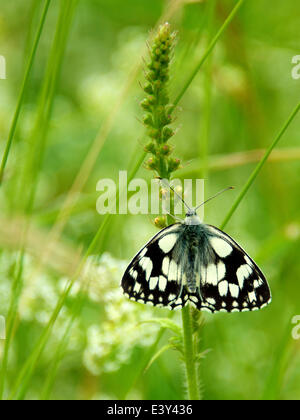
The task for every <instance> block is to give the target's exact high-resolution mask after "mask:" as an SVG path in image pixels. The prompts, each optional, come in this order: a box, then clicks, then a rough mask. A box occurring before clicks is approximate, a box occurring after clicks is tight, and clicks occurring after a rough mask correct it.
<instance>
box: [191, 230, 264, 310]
mask: <svg viewBox="0 0 300 420" xmlns="http://www.w3.org/2000/svg"><path fill="white" fill-rule="evenodd" d="M205 226H206V229H207V236H208V242H209V246H211V248H212V254H211V255H212V261H210V263H209V264H208V265H207V266H206V267H205V268H204V269H203V271H202V274H201V276H200V291H201V302H199V303H198V304H197V307H198V308H199V309H202V310H204V309H207V310H208V311H210V312H215V311H223V312H238V311H239V312H244V311H255V310H258V309H262V308H263V307H265V306H267V305H268V304H269V303H270V302H271V300H272V298H271V292H270V288H269V286H268V283H267V281H266V279H265V276H264V275H263V273H262V272H261V270H260V269H259V268H258V266H257V265H256V263H255V262H254V261H253V260H252V259H251V258H250V257H249V255H247V253H246V252H245V251H244V250H243V249H242V248H241V247H240V246H239V245H238V244H237V242H235V241H234V240H233V239H232V238H231V237H230V236H229V235H227V234H226V233H224V232H222V231H221V230H219V229H218V228H216V227H214V226H209V225H205Z"/></svg>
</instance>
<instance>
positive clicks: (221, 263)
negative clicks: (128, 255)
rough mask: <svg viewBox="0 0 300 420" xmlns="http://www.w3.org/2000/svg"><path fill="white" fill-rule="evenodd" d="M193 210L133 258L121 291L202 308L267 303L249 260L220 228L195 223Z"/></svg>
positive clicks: (148, 301)
mask: <svg viewBox="0 0 300 420" xmlns="http://www.w3.org/2000/svg"><path fill="white" fill-rule="evenodd" d="M207 201H208V200H207ZM185 204H186V203H185ZM202 204H204V203H202ZM187 207H188V206H187ZM199 207H200V206H199ZM196 210H197V209H189V210H188V212H187V214H186V218H185V220H184V221H182V223H175V224H173V225H171V226H169V227H167V228H165V229H163V230H162V231H160V232H159V233H158V234H157V235H155V236H154V237H153V238H152V239H151V240H150V241H149V242H148V243H147V245H146V246H144V247H143V248H142V250H141V251H140V252H139V253H138V254H137V255H136V256H135V257H134V259H133V260H132V262H131V263H130V264H129V266H128V268H127V270H126V271H125V274H124V276H123V279H122V284H121V285H122V288H123V291H124V294H125V296H127V297H128V298H130V299H131V300H135V301H137V302H141V303H146V304H150V305H154V306H158V307H164V306H165V307H168V308H169V309H178V308H182V307H183V306H184V305H185V304H187V303H190V304H193V305H194V306H196V307H197V308H198V309H200V310H202V311H208V312H216V311H223V312H239V311H242V312H243V311H254V310H258V309H261V308H263V307H265V306H266V305H268V304H269V303H270V302H271V293H270V289H269V286H268V283H267V281H266V279H265V277H264V275H263V273H262V272H261V270H260V269H259V268H258V266H257V265H256V264H255V262H254V261H253V260H252V259H251V258H250V257H249V255H247V254H246V252H245V251H244V250H243V249H242V248H241V247H240V246H239V245H238V244H237V243H236V242H235V241H234V240H233V239H232V238H231V237H230V236H228V235H227V234H226V233H224V232H222V231H221V230H219V229H218V228H216V227H214V226H211V225H206V224H204V223H201V221H200V218H199V217H198V215H197V213H196Z"/></svg>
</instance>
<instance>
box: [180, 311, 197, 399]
mask: <svg viewBox="0 0 300 420" xmlns="http://www.w3.org/2000/svg"><path fill="white" fill-rule="evenodd" d="M181 314H182V329H183V344H184V361H185V367H186V377H187V386H188V398H189V400H200V399H201V398H200V391H199V383H198V378H197V376H198V375H197V365H196V363H195V354H194V340H193V326H192V317H191V308H190V307H189V306H185V307H184V308H183V309H182V311H181Z"/></svg>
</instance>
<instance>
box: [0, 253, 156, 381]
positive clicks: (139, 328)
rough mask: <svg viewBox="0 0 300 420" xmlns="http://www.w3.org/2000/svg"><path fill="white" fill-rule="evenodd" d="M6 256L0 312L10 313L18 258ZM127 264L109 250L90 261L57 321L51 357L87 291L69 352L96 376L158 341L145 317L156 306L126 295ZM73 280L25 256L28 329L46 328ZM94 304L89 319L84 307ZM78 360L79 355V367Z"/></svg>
mask: <svg viewBox="0 0 300 420" xmlns="http://www.w3.org/2000/svg"><path fill="white" fill-rule="evenodd" d="M1 258H2V263H1V265H0V266H1V272H0V273H1V281H0V315H3V316H6V314H7V312H8V308H9V302H10V297H11V286H12V279H13V277H14V270H15V264H16V261H17V258H18V256H17V255H16V254H9V253H7V254H5V255H4V254H2V256H1ZM125 268H126V264H125V262H123V261H120V260H117V259H114V258H113V257H111V256H110V255H109V254H104V255H102V256H101V257H90V258H89V259H88V260H87V262H86V264H85V267H84V269H83V272H82V275H81V277H80V278H79V279H78V280H77V281H75V283H74V285H73V288H72V290H71V293H70V296H69V298H68V299H67V301H66V303H65V306H64V307H63V308H62V310H61V312H60V315H59V317H58V319H57V321H56V323H55V325H54V330H53V334H52V336H51V340H50V342H49V343H48V345H47V351H46V355H45V357H46V359H49V357H52V355H53V353H54V352H55V350H56V347H57V345H58V343H59V342H60V340H61V337H62V336H63V335H64V333H65V331H66V329H67V326H68V324H69V321H70V319H71V317H72V313H73V312H72V310H73V308H74V305H73V303H75V302H76V300H77V297H78V296H79V291H80V290H82V289H83V290H85V293H86V295H85V299H84V303H83V306H82V311H81V313H80V312H79V313H78V314H77V317H76V320H75V322H74V323H73V325H72V329H71V333H70V337H69V339H68V347H67V348H68V352H72V351H73V350H74V351H75V353H74V354H76V355H77V356H76V358H77V357H78V356H79V355H80V356H79V357H81V361H82V363H83V365H84V366H85V368H86V369H88V370H89V371H90V372H91V373H92V374H95V375H97V374H100V373H101V372H109V371H116V370H118V369H119V368H120V367H121V365H122V364H125V363H127V362H128V361H129V360H130V357H131V354H132V351H133V350H134V349H135V348H136V347H147V346H151V344H153V342H154V341H155V339H156V333H157V330H158V327H157V326H156V325H154V324H151V323H147V324H143V321H145V320H150V319H151V318H152V317H153V310H154V309H153V308H149V307H147V306H145V305H142V304H138V303H135V302H131V301H129V300H128V299H127V298H125V297H124V296H123V294H122V291H121V288H120V281H121V278H122V275H123V272H124V270H125ZM69 281H70V279H68V278H63V277H61V278H60V277H58V276H56V275H55V274H54V273H51V272H46V271H45V270H44V268H43V270H42V271H40V272H39V271H37V264H36V262H35V261H34V259H33V258H32V257H31V256H29V255H26V256H25V258H24V267H23V275H22V282H23V288H22V293H21V296H20V299H19V303H18V312H19V319H20V322H26V323H27V324H28V323H30V324H31V327H29V329H27V330H28V332H29V333H30V331H31V329H32V328H35V327H42V328H44V327H45V326H46V324H47V323H48V321H49V319H50V317H51V315H52V313H53V310H54V308H55V306H56V304H57V302H58V300H59V298H60V296H61V295H62V293H63V291H64V290H65V288H66V285H67V284H68V283H69ZM82 286H84V287H82ZM91 308H92V310H93V316H89V317H88V319H87V317H85V316H84V313H85V312H84V311H87V312H89V311H90V309H91ZM81 315H82V316H81ZM34 326H35V327H34ZM32 331H33V330H32ZM78 351H79V352H78ZM78 362H79V360H78V359H77V362H76V363H77V365H78Z"/></svg>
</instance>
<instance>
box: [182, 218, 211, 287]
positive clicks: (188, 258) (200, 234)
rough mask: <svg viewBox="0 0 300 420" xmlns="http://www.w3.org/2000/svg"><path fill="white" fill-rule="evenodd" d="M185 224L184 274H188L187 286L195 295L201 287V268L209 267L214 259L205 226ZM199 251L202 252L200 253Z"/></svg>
mask: <svg viewBox="0 0 300 420" xmlns="http://www.w3.org/2000/svg"><path fill="white" fill-rule="evenodd" d="M184 224H185V229H184V230H183V233H182V238H181V241H182V242H181V243H182V245H183V247H182V248H183V254H184V255H183V256H182V260H183V261H184V272H185V273H186V285H187V288H188V290H189V292H190V293H195V292H196V291H197V289H198V288H199V287H200V283H199V279H200V276H201V267H205V266H207V265H208V262H209V261H210V260H211V259H212V255H210V247H209V244H208V233H207V227H206V225H205V224H203V223H200V224H196V225H195V224H186V223H184ZM199 249H201V250H202V252H201V253H199Z"/></svg>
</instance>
